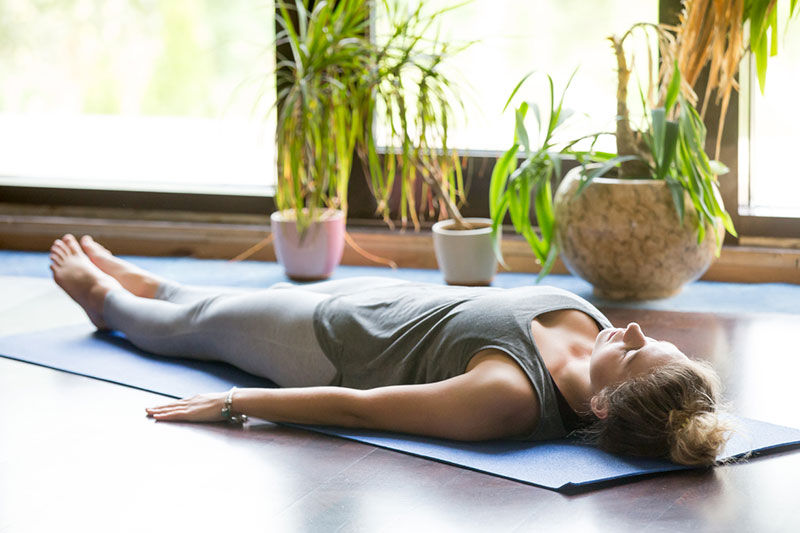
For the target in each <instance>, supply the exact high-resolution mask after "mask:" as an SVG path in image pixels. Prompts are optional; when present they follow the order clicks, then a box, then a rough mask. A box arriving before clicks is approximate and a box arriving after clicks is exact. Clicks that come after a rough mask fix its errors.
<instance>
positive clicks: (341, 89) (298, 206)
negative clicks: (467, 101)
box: [275, 0, 463, 233]
mask: <svg viewBox="0 0 800 533" xmlns="http://www.w3.org/2000/svg"><path fill="white" fill-rule="evenodd" d="M308 3H309V0H295V2H294V5H293V6H292V7H289V6H288V5H287V4H286V3H285V1H284V0H278V7H279V15H278V18H277V21H278V24H279V26H280V28H281V31H280V33H279V35H278V42H279V43H281V42H283V43H287V44H288V45H289V49H290V50H291V54H290V55H288V56H286V57H280V58H279V63H278V70H277V72H278V74H277V82H278V102H279V103H280V105H279V113H278V129H277V132H278V133H277V145H278V169H279V180H278V186H277V192H276V197H275V198H276V204H277V206H278V208H279V209H281V210H289V211H290V212H293V213H295V216H296V217H297V225H298V228H299V230H300V231H301V233H302V232H303V231H304V230H305V229H306V228H307V227H308V226H309V224H310V223H311V222H312V221H313V220H315V219H316V218H317V217H318V216H319V212H320V211H321V210H322V211H323V212H324V211H325V210H327V209H341V210H343V211H345V212H346V209H347V189H348V182H349V179H350V173H351V169H352V163H353V157H354V155H355V154H357V155H358V157H359V159H360V161H361V162H362V164H363V166H364V168H365V170H366V175H367V179H368V184H369V185H370V189H371V191H372V193H373V195H374V196H375V198H376V200H377V204H378V207H377V211H378V213H380V214H382V215H383V216H384V219H385V220H386V221H387V222H388V223H389V224H391V223H392V222H391V220H390V218H389V214H390V197H391V196H392V195H393V194H395V193H396V192H397V191H399V193H400V199H399V207H400V209H399V211H400V216H401V221H402V223H403V225H405V224H406V222H407V220H408V219H409V218H410V219H411V221H412V223H413V224H414V226H415V227H418V226H419V219H418V212H419V211H422V210H424V207H423V206H422V204H423V203H424V202H423V201H422V200H421V199H422V198H431V201H430V205H429V208H430V209H431V210H433V207H434V206H438V209H436V211H438V212H441V213H448V214H450V215H451V216H453V217H454V218H456V219H457V220H461V217H460V214H459V213H458V208H457V206H456V202H457V199H458V197H459V196H463V180H462V177H461V166H460V163H459V159H458V154H457V153H456V152H455V151H454V150H452V149H450V148H449V147H448V144H447V135H448V127H449V125H450V124H451V123H452V122H453V118H452V117H453V115H454V108H455V107H458V105H460V99H459V98H458V96H457V93H456V91H455V87H454V83H453V82H452V80H451V79H450V78H449V77H448V76H446V75H445V74H444V73H443V71H442V63H443V61H444V59H445V57H447V56H448V55H449V54H451V53H452V52H454V51H456V50H457V49H458V47H453V46H451V45H450V44H449V43H447V42H445V41H441V40H439V39H429V38H427V37H426V35H427V33H428V32H429V30H430V29H431V28H432V27H433V26H434V25H435V24H436V23H437V22H438V21H439V19H440V16H441V15H442V14H443V13H444V12H446V11H448V10H450V9H453V8H447V9H443V10H440V11H436V12H434V13H429V12H426V11H424V10H423V5H422V3H420V5H419V6H418V7H417V8H416V9H414V10H412V11H410V12H406V11H403V10H402V9H400V4H399V3H398V2H395V1H394V0H382V2H381V5H382V6H383V9H384V10H385V12H386V14H387V17H388V28H389V30H388V34H387V35H378V36H376V38H374V39H370V37H369V29H370V13H371V12H373V11H374V9H376V6H375V5H374V3H373V2H371V1H370V0H338V1H336V2H334V1H331V0H327V1H326V0H321V1H317V2H315V3H314V6H313V8H311V9H309V8H308ZM378 119H380V120H382V121H383V124H384V127H385V131H387V132H388V133H387V134H386V135H384V136H381V137H380V138H378V134H377V133H376V124H375V122H376V120H378ZM381 146H388V147H390V148H388V149H387V150H385V151H384V153H380V151H379V149H380V147H381ZM392 147H394V148H392ZM418 179H419V180H422V181H423V182H424V183H423V185H422V190H421V196H418V193H417V188H416V182H417V180H418Z"/></svg>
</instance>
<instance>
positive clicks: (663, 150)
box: [610, 0, 798, 253]
mask: <svg viewBox="0 0 800 533" xmlns="http://www.w3.org/2000/svg"><path fill="white" fill-rule="evenodd" d="M797 11H798V8H797V0H790V5H789V16H790V19H791V17H793V16H794V15H795V14H796V13H797ZM637 30H638V31H644V32H649V34H650V36H651V37H652V39H651V40H655V41H656V42H657V43H658V44H657V48H658V56H659V60H660V66H659V67H658V68H657V69H656V68H654V67H653V66H652V59H649V60H648V62H647V64H648V67H649V70H650V72H649V74H650V75H649V76H648V77H649V85H648V88H647V91H646V94H645V91H643V90H641V91H640V94H641V95H642V98H641V99H642V103H643V108H644V110H645V116H646V117H647V119H646V122H645V124H644V126H643V127H641V128H639V129H638V130H637V129H635V128H633V127H632V126H631V124H632V122H631V120H630V113H629V110H628V105H627V88H628V82H629V78H630V75H631V69H630V68H629V66H628V65H629V64H630V63H629V61H628V60H627V58H626V53H625V49H624V42H625V40H626V39H627V38H629V37H630V36H631V35H632V34H633V33H634V32H636V31H637ZM610 39H611V41H612V44H613V48H614V51H615V53H616V56H617V66H618V71H617V72H618V88H617V133H616V139H617V151H618V152H619V154H621V155H631V156H634V157H635V160H632V161H628V162H626V163H624V164H623V165H622V167H621V168H620V170H619V175H620V177H623V178H624V177H645V178H646V177H652V178H655V179H664V180H666V181H667V184H668V185H669V188H670V192H671V193H672V198H673V202H674V204H675V209H676V211H677V213H678V216H679V218H680V219H681V220H683V215H684V212H685V205H684V194H683V191H685V192H686V193H688V196H689V198H690V201H691V203H692V204H693V206H694V208H695V210H696V212H697V214H698V217H697V237H698V241H702V240H703V238H704V237H705V234H706V228H707V227H710V228H712V230H714V228H715V225H714V223H713V222H714V219H716V218H720V219H722V221H723V224H724V227H725V229H726V230H727V231H728V232H730V233H731V234H733V235H736V231H735V229H734V227H733V223H732V221H731V218H730V215H729V214H728V212H727V211H726V210H725V208H724V206H723V205H722V204H721V203H720V202H719V199H718V196H717V194H716V193H715V190H716V186H717V176H718V175H720V174H724V173H725V172H727V167H725V165H724V164H722V163H721V162H718V161H714V160H711V159H710V158H709V157H708V155H707V153H706V151H705V145H706V127H705V124H704V122H703V118H704V116H705V112H706V109H707V108H708V105H709V103H711V102H712V101H715V102H716V103H717V104H719V106H720V119H719V124H718V125H717V140H716V150H715V154H716V155H715V157H716V158H718V157H719V154H720V142H721V139H722V131H723V128H724V125H725V114H726V110H727V108H728V104H729V102H730V95H731V91H732V90H733V88H734V87H735V86H736V74H737V72H738V69H739V64H740V63H741V61H742V58H743V57H744V56H745V54H746V53H747V52H752V54H753V56H754V58H755V64H756V74H757V77H758V80H759V84H760V86H761V89H762V91H763V88H764V85H765V83H766V72H767V62H768V58H769V56H771V55H775V54H776V53H777V42H778V22H777V0H731V1H729V2H719V1H716V0H684V2H683V10H682V12H681V15H680V17H679V22H678V24H677V25H676V26H667V25H655V24H646V23H639V24H635V25H633V26H632V27H631V29H630V30H628V32H626V33H625V34H624V35H623V36H622V37H621V38H616V37H611V38H610ZM648 56H649V58H652V56H653V53H652V52H651V51H648ZM706 67H708V69H707V73H708V80H707V83H706V87H705V94H704V98H703V105H702V108H701V111H700V112H698V111H697V109H696V108H695V106H696V105H697V102H698V98H697V95H696V94H695V92H694V86H695V83H696V82H697V80H698V78H699V76H700V74H701V73H702V72H703V71H704V69H706ZM656 71H657V72H656ZM714 233H715V236H716V238H717V253H719V250H720V248H721V245H722V236H721V235H717V234H716V233H717V232H716V231H714Z"/></svg>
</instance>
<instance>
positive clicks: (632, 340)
mask: <svg viewBox="0 0 800 533" xmlns="http://www.w3.org/2000/svg"><path fill="white" fill-rule="evenodd" d="M622 340H623V342H625V344H626V345H627V346H629V347H630V348H632V349H634V350H635V349H637V348H641V347H642V346H644V345H645V342H646V339H645V336H644V333H642V328H641V327H639V324H637V323H636V322H631V323H630V324H628V327H627V328H625V333H624V334H623V335H622Z"/></svg>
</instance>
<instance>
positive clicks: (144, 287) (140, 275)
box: [81, 235, 162, 298]
mask: <svg viewBox="0 0 800 533" xmlns="http://www.w3.org/2000/svg"><path fill="white" fill-rule="evenodd" d="M81 248H83V251H84V252H86V255H87V256H88V257H89V259H90V260H91V261H92V263H94V264H95V266H97V268H99V269H100V270H102V271H103V272H105V273H106V274H108V275H109V276H111V277H112V278H114V279H115V280H117V281H118V282H119V283H120V284H121V285H122V286H123V287H124V288H125V289H127V290H128V291H130V292H131V293H133V294H134V295H136V296H139V297H141V298H155V295H156V291H157V290H158V286H159V285H160V284H161V282H162V279H161V278H159V277H158V276H156V275H154V274H151V273H150V272H147V271H146V270H143V269H141V268H139V267H138V266H136V265H134V264H132V263H129V262H128V261H125V260H123V259H120V258H119V257H116V256H114V254H112V253H111V252H110V251H108V249H107V248H106V247H104V246H102V245H100V244H99V243H97V242H95V240H94V239H92V238H91V237H90V236H89V235H84V236H83V237H81Z"/></svg>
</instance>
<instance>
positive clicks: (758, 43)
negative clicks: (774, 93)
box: [742, 0, 797, 92]
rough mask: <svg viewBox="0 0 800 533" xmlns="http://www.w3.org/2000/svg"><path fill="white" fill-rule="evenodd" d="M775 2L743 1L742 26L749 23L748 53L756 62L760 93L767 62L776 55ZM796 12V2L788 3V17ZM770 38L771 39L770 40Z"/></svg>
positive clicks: (762, 0) (761, 0) (763, 85)
mask: <svg viewBox="0 0 800 533" xmlns="http://www.w3.org/2000/svg"><path fill="white" fill-rule="evenodd" d="M776 3H777V2H776V0H745V2H744V12H743V13H742V25H744V24H746V23H748V22H749V23H750V51H751V52H752V53H753V57H754V58H755V62H756V75H757V77H758V85H759V87H761V91H762V92H763V91H764V87H765V85H766V82H767V62H768V60H769V57H770V56H774V55H776V54H777V53H778V10H777V8H776ZM796 12H797V0H791V1H790V3H789V17H790V18H791V17H793V16H794V15H795V13H796ZM770 37H771V39H770Z"/></svg>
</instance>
